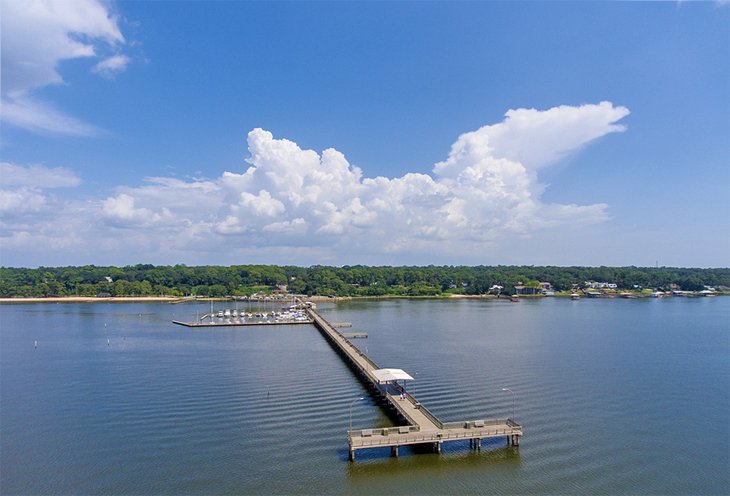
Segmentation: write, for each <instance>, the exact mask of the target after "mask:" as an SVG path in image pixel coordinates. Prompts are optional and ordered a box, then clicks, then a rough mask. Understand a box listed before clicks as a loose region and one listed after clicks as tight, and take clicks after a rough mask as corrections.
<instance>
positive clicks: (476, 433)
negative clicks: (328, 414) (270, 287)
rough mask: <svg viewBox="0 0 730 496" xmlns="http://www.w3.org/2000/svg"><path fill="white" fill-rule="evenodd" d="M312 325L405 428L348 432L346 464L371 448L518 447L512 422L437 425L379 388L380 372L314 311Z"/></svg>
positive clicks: (395, 391)
mask: <svg viewBox="0 0 730 496" xmlns="http://www.w3.org/2000/svg"><path fill="white" fill-rule="evenodd" d="M307 314H308V315H309V317H310V318H311V320H312V323H313V324H314V325H315V327H317V329H319V331H320V332H321V333H322V335H324V337H325V338H326V339H327V340H328V341H329V343H330V344H331V345H332V346H333V347H334V348H335V349H336V350H337V351H338V352H339V353H340V355H341V356H342V357H343V359H344V360H345V361H346V362H347V363H348V364H349V365H350V366H351V367H353V368H354V369H355V371H356V372H357V373H358V375H359V376H360V378H361V379H362V380H363V382H365V383H366V385H368V386H370V387H371V389H373V390H374V391H376V393H377V394H378V395H379V396H380V397H382V398H383V399H385V400H386V401H387V403H388V404H389V405H390V406H391V407H392V408H393V409H395V411H396V412H398V415H399V416H400V417H402V418H403V419H404V420H405V421H406V423H407V425H405V426H399V427H388V428H374V429H358V430H351V431H348V433H347V434H348V435H347V438H348V444H349V448H350V460H353V461H354V459H355V450H358V449H364V448H375V447H390V448H391V453H392V454H393V455H394V456H397V455H398V447H399V446H404V445H411V444H432V445H433V447H434V449H435V450H436V451H437V452H440V451H441V445H442V443H443V442H446V441H455V440H464V439H469V440H470V446H471V447H472V448H475V449H479V448H480V447H481V440H482V439H486V438H499V437H504V438H506V439H507V444H508V445H509V444H511V445H514V446H519V443H520V437H521V436H522V426H521V425H520V424H518V423H517V422H515V421H514V419H496V420H494V419H493V420H482V419H477V420H472V421H463V422H449V423H444V422H441V420H439V419H438V418H437V417H436V416H435V415H434V414H432V413H431V412H430V411H429V410H428V409H427V408H426V407H425V406H423V405H421V404H420V403H419V402H418V401H417V400H416V398H415V397H414V396H413V395H411V394H410V393H408V392H407V391H406V390H405V389H403V388H402V387H401V386H400V385H398V384H394V383H386V384H381V383H380V381H379V380H378V379H377V377H376V376H375V375H374V374H373V371H375V370H378V369H380V367H378V365H377V364H376V363H375V362H373V361H372V360H371V359H370V358H369V357H368V356H367V355H365V354H364V353H363V352H361V351H360V350H359V349H357V347H355V346H354V345H353V344H352V343H350V341H349V340H348V339H347V338H346V337H345V336H344V335H343V334H342V333H340V332H339V331H338V330H337V329H335V328H334V326H332V325H331V324H330V323H329V322H327V321H326V320H325V319H324V318H323V317H322V316H321V315H319V313H317V312H316V311H315V310H314V309H311V308H309V309H307Z"/></svg>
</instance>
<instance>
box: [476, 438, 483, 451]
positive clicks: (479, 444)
mask: <svg viewBox="0 0 730 496" xmlns="http://www.w3.org/2000/svg"><path fill="white" fill-rule="evenodd" d="M474 444H475V445H476V446H475V447H476V449H477V451H481V450H482V438H479V437H478V438H476V439H475V440H474Z"/></svg>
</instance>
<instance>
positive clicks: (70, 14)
mask: <svg viewBox="0 0 730 496" xmlns="http://www.w3.org/2000/svg"><path fill="white" fill-rule="evenodd" d="M0 27H1V30H0V39H1V41H2V43H1V45H2V76H1V77H2V119H3V121H5V122H6V123H9V124H12V125H14V126H18V127H21V128H24V129H27V130H29V131H33V132H38V133H54V134H66V135H76V136H86V135H92V134H95V133H96V132H97V131H98V130H97V129H96V128H95V127H94V126H92V125H90V124H87V123H84V122H82V121H80V120H78V119H76V118H74V117H72V116H70V115H67V114H66V113H64V112H63V111H61V110H59V109H57V108H56V107H55V106H53V105H52V104H51V103H48V102H45V101H43V100H41V99H39V98H38V97H37V95H35V94H34V91H35V90H38V89H40V88H43V87H45V86H49V85H59V84H63V83H64V80H63V77H61V75H60V74H59V72H58V65H59V63H60V62H62V61H64V60H70V59H76V58H84V57H86V58H95V57H96V58H98V57H104V60H102V61H101V62H99V63H98V64H96V65H95V66H94V67H93V68H92V72H95V73H97V74H100V75H102V76H104V77H112V76H113V75H114V74H117V73H119V72H121V71H123V70H124V69H125V68H126V66H127V65H128V64H129V58H128V57H127V56H125V55H122V54H120V53H118V52H119V51H120V50H121V48H122V47H123V45H124V43H125V39H124V36H123V35H122V33H121V31H120V30H119V26H118V24H117V20H116V19H115V18H114V17H113V16H112V14H111V12H110V11H109V10H108V8H107V7H106V6H105V5H104V4H103V3H102V2H100V1H98V0H25V1H23V0H3V2H2V16H0Z"/></svg>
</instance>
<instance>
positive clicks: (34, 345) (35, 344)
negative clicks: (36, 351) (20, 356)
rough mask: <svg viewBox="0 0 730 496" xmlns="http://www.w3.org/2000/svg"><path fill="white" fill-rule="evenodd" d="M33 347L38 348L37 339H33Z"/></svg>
mask: <svg viewBox="0 0 730 496" xmlns="http://www.w3.org/2000/svg"><path fill="white" fill-rule="evenodd" d="M33 347H34V348H38V340H35V341H33Z"/></svg>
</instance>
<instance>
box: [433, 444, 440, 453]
mask: <svg viewBox="0 0 730 496" xmlns="http://www.w3.org/2000/svg"><path fill="white" fill-rule="evenodd" d="M433 449H434V451H436V453H441V441H437V442H435V443H434V445H433Z"/></svg>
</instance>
